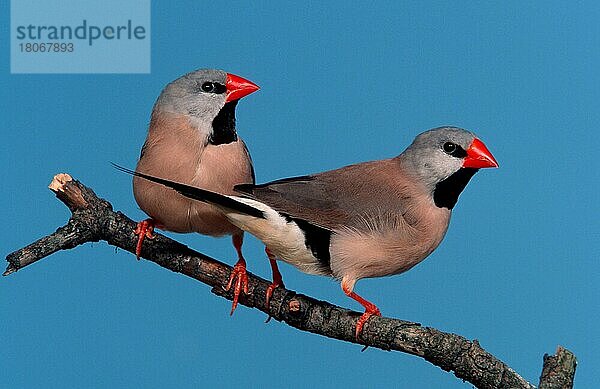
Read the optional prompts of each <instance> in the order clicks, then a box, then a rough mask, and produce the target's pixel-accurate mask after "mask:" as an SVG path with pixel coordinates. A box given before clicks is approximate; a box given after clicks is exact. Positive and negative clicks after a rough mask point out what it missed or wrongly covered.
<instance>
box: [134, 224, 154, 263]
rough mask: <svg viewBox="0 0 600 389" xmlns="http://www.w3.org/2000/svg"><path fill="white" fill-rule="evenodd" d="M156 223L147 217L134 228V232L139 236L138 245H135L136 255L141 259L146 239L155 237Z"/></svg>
mask: <svg viewBox="0 0 600 389" xmlns="http://www.w3.org/2000/svg"><path fill="white" fill-rule="evenodd" d="M155 225H156V223H155V222H154V220H152V219H146V220H143V221H141V222H139V223H138V224H137V226H136V227H135V230H134V234H136V235H137V236H138V241H137V245H136V246H135V257H136V258H137V260H138V261H139V260H140V254H141V253H142V245H143V243H144V239H145V238H148V239H154V226H155Z"/></svg>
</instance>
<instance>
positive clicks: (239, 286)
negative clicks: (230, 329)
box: [225, 259, 248, 316]
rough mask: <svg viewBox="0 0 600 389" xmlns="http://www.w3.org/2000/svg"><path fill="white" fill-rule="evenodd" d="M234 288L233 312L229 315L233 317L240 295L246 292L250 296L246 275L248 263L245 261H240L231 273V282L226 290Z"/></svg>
mask: <svg viewBox="0 0 600 389" xmlns="http://www.w3.org/2000/svg"><path fill="white" fill-rule="evenodd" d="M232 286H233V303H232V304H231V312H230V313H229V315H230V316H231V315H233V312H234V311H235V309H236V308H237V305H238V301H239V298H240V293H241V292H242V291H244V293H245V294H248V274H247V273H246V261H244V260H243V259H240V260H239V261H238V262H237V263H236V264H235V266H233V270H232V271H231V275H230V276H229V282H228V283H227V287H226V288H225V290H226V291H229V290H231V287H232Z"/></svg>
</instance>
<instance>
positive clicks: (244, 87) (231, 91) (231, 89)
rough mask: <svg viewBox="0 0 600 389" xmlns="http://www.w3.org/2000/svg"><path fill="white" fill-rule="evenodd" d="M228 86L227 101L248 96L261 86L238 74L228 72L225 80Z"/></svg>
mask: <svg viewBox="0 0 600 389" xmlns="http://www.w3.org/2000/svg"><path fill="white" fill-rule="evenodd" d="M225 87H226V88H227V97H226V98H225V101H226V102H229V101H234V100H239V99H241V98H242V97H244V96H248V95H249V94H250V93H252V92H256V91H257V90H259V89H260V88H259V87H258V85H256V84H255V83H253V82H252V81H248V80H246V79H245V78H242V77H240V76H236V75H235V74H231V73H227V81H226V82H225Z"/></svg>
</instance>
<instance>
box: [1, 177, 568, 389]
mask: <svg viewBox="0 0 600 389" xmlns="http://www.w3.org/2000/svg"><path fill="white" fill-rule="evenodd" d="M49 188H50V189H51V190H52V191H53V192H54V193H55V194H56V196H57V197H58V198H59V200H61V201H62V202H63V203H64V204H65V205H66V206H67V207H69V209H70V210H71V213H72V215H71V218H70V219H69V221H68V222H67V224H66V225H65V226H63V227H60V228H58V229H57V230H56V232H54V233H52V234H50V235H48V236H45V237H43V238H41V239H39V240H37V241H36V242H34V243H32V244H30V245H28V246H26V247H24V248H22V249H20V250H17V251H15V252H13V253H11V254H9V255H8V256H7V257H6V260H7V261H8V263H9V265H8V267H7V269H6V271H5V272H4V275H5V276H6V275H9V274H12V273H14V272H16V271H17V270H19V269H22V268H24V267H26V266H29V265H31V264H33V263H35V262H37V261H38V260H40V259H42V258H44V257H47V256H49V255H50V254H52V253H55V252H57V251H59V250H66V249H72V248H74V247H76V246H79V245H81V244H83V243H86V242H97V241H99V240H104V241H106V242H108V243H109V244H111V245H113V246H116V247H120V248H122V249H123V250H127V251H129V252H131V253H134V252H135V246H136V242H137V236H136V235H135V234H134V233H133V231H134V229H135V226H136V223H135V222H134V221H132V220H131V219H129V218H128V217H127V216H125V215H124V214H122V213H121V212H115V211H113V209H112V206H111V204H110V203H109V202H108V201H106V200H104V199H101V198H99V197H98V196H96V194H95V193H94V192H93V191H92V190H91V189H90V188H88V187H86V186H84V185H83V184H81V183H80V182H78V181H76V180H73V179H72V178H71V177H70V176H69V175H68V174H58V175H56V176H55V177H54V179H53V180H52V182H51V184H50V186H49ZM142 257H143V258H146V259H148V260H150V261H152V262H155V263H156V264H158V265H160V266H162V267H164V268H166V269H169V270H171V271H174V272H178V273H182V274H184V275H186V276H188V277H192V278H194V279H196V280H198V281H201V282H203V283H205V284H207V285H210V286H212V292H213V293H214V294H216V295H219V296H222V297H225V298H227V299H229V300H231V299H232V297H233V296H232V293H231V292H226V291H225V290H224V286H225V285H226V284H227V281H228V279H229V274H230V272H231V267H230V266H228V265H226V264H224V263H221V262H219V261H217V260H215V259H213V258H210V257H208V256H206V255H204V254H201V253H198V252H196V251H193V250H191V249H189V248H188V247H187V246H184V245H183V244H181V243H178V242H176V241H174V240H172V239H169V238H167V237H165V236H163V235H160V234H156V237H155V239H153V240H147V241H146V242H145V244H144V246H143V249H142ZM268 286H269V282H267V281H265V280H264V279H262V278H260V277H257V276H255V275H253V274H249V293H248V295H244V294H242V295H241V296H240V304H243V305H245V306H247V307H251V308H256V309H259V310H261V311H263V312H265V313H267V314H268V315H269V316H270V317H272V318H274V319H275V320H278V321H283V322H285V323H287V324H288V325H290V326H292V327H294V328H297V329H299V330H302V331H308V332H313V333H315V334H320V335H324V336H327V337H330V338H334V339H339V340H343V341H346V342H352V343H360V344H363V345H365V346H370V347H377V348H380V349H383V350H396V351H402V352H405V353H408V354H413V355H416V356H419V357H422V358H423V359H425V360H427V361H429V362H431V363H432V364H434V365H436V366H439V367H440V368H442V369H443V370H446V371H452V372H453V373H454V375H455V376H456V377H458V378H460V379H462V380H465V381H468V382H470V383H472V384H473V385H475V386H476V387H477V388H534V386H533V385H531V384H530V383H528V382H527V381H526V380H525V379H523V378H522V377H521V376H519V375H518V374H517V373H516V372H515V371H513V370H512V369H511V368H510V367H509V366H507V365H506V364H505V363H503V362H502V361H500V360H499V359H497V358H496V357H494V356H493V355H491V354H490V353H488V352H487V351H485V350H484V349H483V348H482V347H481V346H480V345H479V342H478V341H477V340H473V341H470V340H467V339H465V338H464V337H462V336H459V335H456V334H451V333H445V332H442V331H439V330H437V329H435V328H429V327H423V326H421V325H420V324H418V323H412V322H408V321H404V320H399V319H391V318H386V317H375V316H373V317H371V318H370V319H369V321H368V322H367V323H366V325H365V327H364V329H363V332H362V334H361V339H360V340H359V341H357V340H356V339H355V337H354V326H355V324H356V321H357V319H358V317H359V316H360V313H358V312H354V311H350V310H347V309H344V308H341V307H338V306H335V305H333V304H330V303H328V302H325V301H319V300H316V299H314V298H311V297H308V296H304V295H301V294H297V293H295V292H293V291H290V290H286V289H283V288H277V289H275V291H274V293H273V296H272V298H271V304H270V306H269V307H267V306H265V298H264V296H265V292H266V290H267V287H268ZM575 367H576V360H575V357H574V355H573V354H572V353H571V352H570V351H568V350H566V349H564V348H562V347H560V346H559V347H558V350H557V352H556V355H554V356H548V355H545V356H544V365H543V370H542V374H541V378H540V389H542V388H543V389H553V388H569V387H572V386H573V379H574V375H575Z"/></svg>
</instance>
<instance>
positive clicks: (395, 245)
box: [330, 231, 441, 279]
mask: <svg viewBox="0 0 600 389" xmlns="http://www.w3.org/2000/svg"><path fill="white" fill-rule="evenodd" d="M440 240H441V237H440V239H439V240H438V239H428V240H423V239H419V238H403V239H401V240H398V239H394V237H393V236H386V234H381V233H358V232H349V231H348V232H346V231H345V232H341V233H338V234H336V235H335V236H334V237H333V239H332V242H331V249H330V251H331V269H332V271H333V274H334V276H335V277H336V278H343V277H349V278H354V279H361V278H373V277H385V276H390V275H394V274H400V273H404V272H405V271H407V270H409V269H411V268H412V267H413V266H415V265H417V264H418V263H419V262H421V261H422V260H424V259H425V258H426V257H427V256H428V255H429V254H431V252H432V251H433V250H434V249H435V248H436V247H437V246H438V244H439V242H440Z"/></svg>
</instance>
